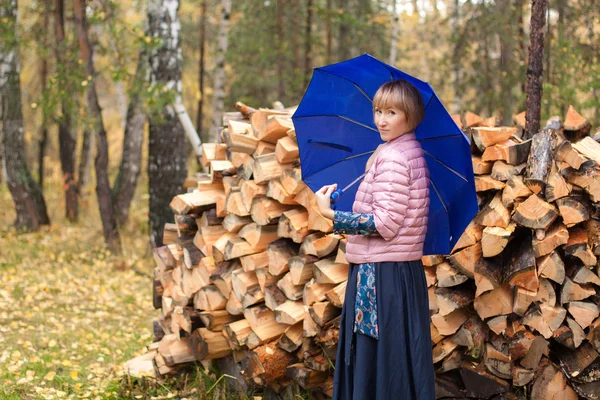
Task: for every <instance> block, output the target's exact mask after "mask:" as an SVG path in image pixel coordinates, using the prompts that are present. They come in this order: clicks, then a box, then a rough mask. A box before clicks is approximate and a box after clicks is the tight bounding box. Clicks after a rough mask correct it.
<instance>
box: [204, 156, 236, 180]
mask: <svg viewBox="0 0 600 400" xmlns="http://www.w3.org/2000/svg"><path fill="white" fill-rule="evenodd" d="M236 174H237V168H236V167H234V166H233V164H232V163H231V161H229V160H214V161H211V162H210V181H211V183H220V182H223V177H225V176H234V175H236Z"/></svg>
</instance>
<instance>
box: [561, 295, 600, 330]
mask: <svg viewBox="0 0 600 400" xmlns="http://www.w3.org/2000/svg"><path fill="white" fill-rule="evenodd" d="M567 310H568V311H569V314H571V315H572V316H573V319H574V320H575V321H576V322H577V323H578V324H579V325H580V326H581V327H582V328H583V329H585V328H587V327H588V326H590V325H591V323H592V322H593V321H594V320H595V319H596V318H598V315H600V310H599V309H598V306H597V305H596V304H594V303H588V302H585V301H572V302H570V303H569V304H568V305H567Z"/></svg>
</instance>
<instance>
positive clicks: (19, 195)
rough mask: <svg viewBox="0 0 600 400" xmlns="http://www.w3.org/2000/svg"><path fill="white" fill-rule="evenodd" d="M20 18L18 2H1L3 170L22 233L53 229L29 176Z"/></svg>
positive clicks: (37, 186) (0, 75)
mask: <svg viewBox="0 0 600 400" xmlns="http://www.w3.org/2000/svg"><path fill="white" fill-rule="evenodd" d="M17 15H18V5H17V0H4V1H2V2H0V30H1V31H3V32H5V34H4V37H3V39H4V40H3V41H2V42H0V107H1V108H0V116H1V118H2V131H3V132H2V152H3V153H4V158H3V169H4V173H5V175H6V183H7V185H8V189H9V190H10V194H11V195H12V198H13V201H14V203H15V208H16V211H17V218H16V220H15V225H16V226H17V228H19V229H25V230H37V229H39V228H40V226H41V225H49V224H50V220H49V219H48V213H47V211H46V202H45V201H44V196H43V195H42V191H41V190H40V186H39V185H38V183H37V182H36V181H35V180H34V179H33V177H32V176H31V174H30V172H29V168H28V167H27V162H26V156H25V139H24V136H23V113H22V109H21V86H20V84H21V82H20V76H19V42H18V38H17Z"/></svg>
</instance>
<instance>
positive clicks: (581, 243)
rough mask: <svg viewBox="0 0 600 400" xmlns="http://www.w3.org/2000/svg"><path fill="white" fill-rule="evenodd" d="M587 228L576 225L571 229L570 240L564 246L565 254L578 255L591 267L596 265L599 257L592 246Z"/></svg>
mask: <svg viewBox="0 0 600 400" xmlns="http://www.w3.org/2000/svg"><path fill="white" fill-rule="evenodd" d="M587 241H588V237H587V232H586V231H585V229H583V228H580V227H576V228H572V229H571V230H569V240H568V241H567V243H566V244H565V245H564V246H563V250H564V252H565V255H567V256H571V257H576V258H578V259H580V260H581V262H583V265H585V266H587V267H590V266H593V265H596V263H597V259H596V256H595V255H594V253H592V250H591V249H590V246H589V245H588V242H587Z"/></svg>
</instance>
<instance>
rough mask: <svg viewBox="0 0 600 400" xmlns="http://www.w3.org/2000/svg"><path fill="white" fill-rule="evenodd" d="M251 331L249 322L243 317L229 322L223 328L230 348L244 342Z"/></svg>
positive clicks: (242, 344) (235, 347)
mask: <svg viewBox="0 0 600 400" xmlns="http://www.w3.org/2000/svg"><path fill="white" fill-rule="evenodd" d="M251 332H252V328H251V327H250V324H249V323H248V321H247V320H246V319H245V318H242V319H240V320H239V321H235V322H231V323H229V324H227V325H225V327H224V328H223V335H224V336H225V337H226V338H227V339H228V342H229V343H230V345H233V346H231V347H232V348H234V349H238V348H241V347H242V346H244V345H245V344H246V339H247V338H248V335H250V333H251Z"/></svg>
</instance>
